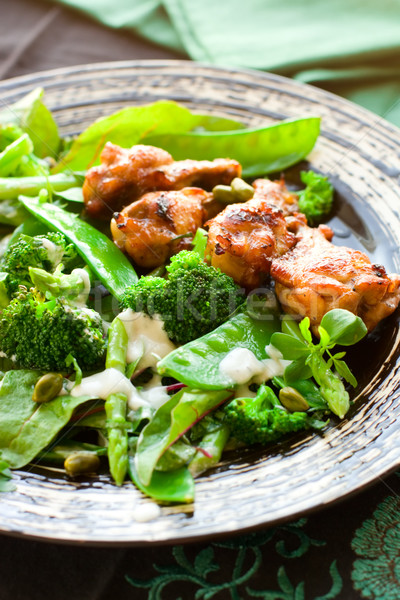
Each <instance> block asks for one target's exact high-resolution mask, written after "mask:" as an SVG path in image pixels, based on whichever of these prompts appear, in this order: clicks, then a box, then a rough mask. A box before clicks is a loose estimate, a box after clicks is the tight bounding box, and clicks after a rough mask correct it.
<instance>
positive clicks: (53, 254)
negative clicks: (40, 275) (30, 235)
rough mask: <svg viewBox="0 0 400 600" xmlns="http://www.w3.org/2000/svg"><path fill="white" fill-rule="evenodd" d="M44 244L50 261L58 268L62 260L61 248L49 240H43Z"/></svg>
mask: <svg viewBox="0 0 400 600" xmlns="http://www.w3.org/2000/svg"><path fill="white" fill-rule="evenodd" d="M42 244H43V246H44V247H45V248H46V250H47V255H48V257H49V261H50V262H51V263H52V264H53V265H54V266H55V267H56V266H57V265H58V264H59V262H60V260H61V259H62V255H63V251H62V248H60V246H57V245H56V244H54V242H52V241H51V240H48V239H47V238H43V239H42Z"/></svg>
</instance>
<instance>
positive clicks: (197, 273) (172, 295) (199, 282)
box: [122, 250, 244, 344]
mask: <svg viewBox="0 0 400 600" xmlns="http://www.w3.org/2000/svg"><path fill="white" fill-rule="evenodd" d="M166 269H167V272H168V279H163V278H161V277H151V276H147V277H142V278H141V279H140V280H139V281H138V283H136V284H135V285H133V286H131V287H129V288H128V289H127V290H126V292H125V294H124V297H123V300H122V306H123V307H124V308H132V309H133V310H135V311H136V312H145V313H147V314H148V315H150V316H152V315H154V314H158V315H160V317H161V319H162V320H163V321H164V329H165V331H166V332H167V335H168V337H169V338H170V339H171V340H173V341H175V342H177V343H179V344H185V343H186V342H190V341H191V340H194V339H196V338H198V337H200V336H202V335H205V334H206V333H208V332H209V331H212V330H213V329H215V328H216V327H218V325H220V324H221V323H222V322H223V321H225V320H226V319H227V318H228V317H229V315H230V314H231V313H232V312H233V311H234V310H235V309H236V308H237V307H238V306H239V305H240V304H242V303H243V301H244V291H243V290H242V289H240V288H239V287H238V286H237V285H236V284H235V282H234V281H233V279H232V278H231V277H229V276H228V275H225V273H222V272H221V271H220V270H219V269H215V268H214V267H210V266H209V265H207V264H206V263H205V262H204V260H203V259H202V258H201V256H200V255H199V254H198V253H197V252H194V251H188V250H183V251H182V252H179V254H176V255H175V256H173V257H172V258H171V263H170V264H169V265H168V266H167V267H166Z"/></svg>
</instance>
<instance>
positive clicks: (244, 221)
mask: <svg viewBox="0 0 400 600" xmlns="http://www.w3.org/2000/svg"><path fill="white" fill-rule="evenodd" d="M205 226H206V227H209V233H208V243H207V248H206V255H207V254H208V255H210V257H211V264H212V266H214V267H217V268H220V269H221V271H223V272H224V273H227V275H230V276H231V277H232V278H233V279H234V280H235V281H236V283H238V284H239V285H241V286H243V287H245V288H247V289H254V288H257V287H258V286H260V285H262V284H263V283H264V282H265V281H266V279H267V278H268V275H269V272H270V267H271V262H272V259H274V258H276V257H278V256H281V255H282V254H285V252H287V251H288V250H289V249H290V248H292V247H293V246H294V244H295V242H296V238H295V235H294V234H293V233H291V232H289V231H288V228H287V223H286V220H285V217H284V216H283V213H282V211H281V210H280V209H279V208H276V207H275V206H273V205H271V204H270V203H269V202H268V201H266V200H263V199H260V198H259V199H257V198H252V199H251V200H249V201H248V202H245V203H243V204H231V205H229V206H227V207H226V208H225V209H224V210H223V211H222V212H220V213H219V214H218V215H217V216H216V217H215V218H214V219H212V220H210V221H208V222H207V223H205Z"/></svg>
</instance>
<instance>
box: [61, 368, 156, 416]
mask: <svg viewBox="0 0 400 600" xmlns="http://www.w3.org/2000/svg"><path fill="white" fill-rule="evenodd" d="M70 394H71V396H75V397H77V396H95V397H96V398H101V399H102V400H107V398H108V396H110V394H125V396H126V397H127V401H128V406H129V408H131V409H132V410H137V409H138V408H140V407H141V406H147V405H148V402H147V401H146V400H145V399H144V398H141V396H140V394H139V392H138V390H137V389H136V388H135V386H134V385H132V383H131V382H130V380H129V379H128V378H127V377H125V375H123V374H122V373H121V372H120V371H118V369H114V368H111V369H105V371H101V372H100V373H96V374H95V375H89V377H84V378H83V379H82V381H81V383H80V384H79V385H75V386H74V387H73V388H72V389H71V390H70Z"/></svg>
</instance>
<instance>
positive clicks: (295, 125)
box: [143, 117, 321, 177]
mask: <svg viewBox="0 0 400 600" xmlns="http://www.w3.org/2000/svg"><path fill="white" fill-rule="evenodd" d="M320 122H321V119H320V118H319V117H305V118H302V119H291V120H285V121H281V122H279V123H274V124H273V125H267V126H266V127H257V128H252V129H250V128H249V129H238V130H236V131H224V132H214V131H212V132H210V131H204V132H203V131H201V132H193V133H176V134H163V135H155V136H148V137H146V138H145V140H144V141H143V143H146V144H151V145H153V146H159V147H160V148H164V150H167V151H168V152H170V154H172V156H173V157H174V159H175V160H183V159H185V158H191V159H196V160H213V159H215V158H221V157H228V156H229V157H230V158H233V159H236V160H237V161H239V162H240V163H241V165H242V167H243V173H242V175H243V177H256V176H259V175H265V174H266V173H273V172H276V171H281V170H283V169H286V168H287V167H290V166H291V165H294V164H295V163H297V162H299V161H300V160H302V159H303V158H305V157H306V156H307V154H309V152H311V150H312V149H313V147H314V145H315V142H316V141H317V138H318V135H319V130H320Z"/></svg>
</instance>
